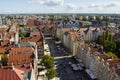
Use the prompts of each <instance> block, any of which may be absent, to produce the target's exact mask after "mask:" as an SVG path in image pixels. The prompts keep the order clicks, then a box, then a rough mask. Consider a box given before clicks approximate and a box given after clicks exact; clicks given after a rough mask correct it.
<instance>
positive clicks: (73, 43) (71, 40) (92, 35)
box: [56, 27, 102, 56]
mask: <svg viewBox="0 0 120 80" xmlns="http://www.w3.org/2000/svg"><path fill="white" fill-rule="evenodd" d="M101 34H102V30H101V29H100V28H92V27H90V28H57V31H56V37H57V38H59V39H60V40H61V42H62V43H63V44H64V45H65V47H67V48H68V49H69V50H70V51H71V52H72V54H73V55H74V56H75V55H76V51H77V50H76V49H77V48H78V47H79V45H80V44H81V45H82V44H84V41H87V40H90V41H93V40H96V39H97V37H98V36H99V35H101Z"/></svg>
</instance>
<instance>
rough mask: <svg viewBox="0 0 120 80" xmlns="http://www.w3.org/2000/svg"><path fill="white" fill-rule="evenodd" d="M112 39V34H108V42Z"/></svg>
mask: <svg viewBox="0 0 120 80" xmlns="http://www.w3.org/2000/svg"><path fill="white" fill-rule="evenodd" d="M112 39H113V35H112V33H110V34H109V36H108V40H109V41H112Z"/></svg>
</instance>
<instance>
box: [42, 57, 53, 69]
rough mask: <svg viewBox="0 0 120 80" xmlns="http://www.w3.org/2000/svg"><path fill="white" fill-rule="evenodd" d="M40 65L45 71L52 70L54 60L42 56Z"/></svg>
mask: <svg viewBox="0 0 120 80" xmlns="http://www.w3.org/2000/svg"><path fill="white" fill-rule="evenodd" d="M42 63H43V64H44V66H45V67H46V68H47V69H50V68H53V67H54V58H53V57H51V56H49V55H44V56H43V57H42Z"/></svg>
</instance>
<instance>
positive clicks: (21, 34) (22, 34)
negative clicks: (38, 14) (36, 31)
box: [19, 32, 27, 38]
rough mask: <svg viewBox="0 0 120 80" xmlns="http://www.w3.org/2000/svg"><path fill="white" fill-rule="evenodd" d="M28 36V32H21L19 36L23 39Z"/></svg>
mask: <svg viewBox="0 0 120 80" xmlns="http://www.w3.org/2000/svg"><path fill="white" fill-rule="evenodd" d="M26 34H27V33H26V32H20V34H19V36H20V37H22V38H23V37H25V36H26Z"/></svg>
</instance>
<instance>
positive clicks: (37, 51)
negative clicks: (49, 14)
mask: <svg viewBox="0 0 120 80" xmlns="http://www.w3.org/2000/svg"><path fill="white" fill-rule="evenodd" d="M25 31H26V32H27V33H29V36H27V37H26V36H25V37H23V38H21V37H20V36H19V34H20V33H19V32H20V28H19V27H18V26H16V25H13V26H8V27H5V28H0V61H2V60H3V59H2V58H3V56H7V60H8V61H7V66H3V65H2V64H0V75H2V76H0V80H37V74H38V68H37V64H38V61H39V59H40V58H41V57H40V56H43V52H42V51H43V37H42V35H41V33H40V31H39V30H38V29H35V28H34V30H30V29H25ZM3 73H5V74H3ZM9 75H11V77H10V76H9Z"/></svg>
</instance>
